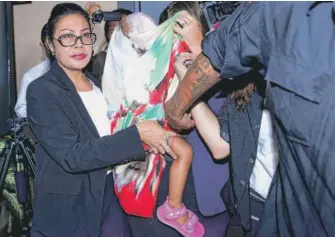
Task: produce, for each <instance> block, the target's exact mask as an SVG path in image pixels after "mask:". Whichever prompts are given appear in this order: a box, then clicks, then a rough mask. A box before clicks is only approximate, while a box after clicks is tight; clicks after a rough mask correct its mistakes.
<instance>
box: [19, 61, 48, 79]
mask: <svg viewBox="0 0 335 237" xmlns="http://www.w3.org/2000/svg"><path fill="white" fill-rule="evenodd" d="M49 67H50V63H49V60H44V61H43V62H41V63H39V64H37V65H36V66H34V67H32V68H31V69H29V70H28V71H27V72H26V73H25V74H24V75H23V78H25V77H28V78H32V79H35V78H38V77H40V76H42V75H43V74H44V73H45V72H46V71H48V69H49Z"/></svg>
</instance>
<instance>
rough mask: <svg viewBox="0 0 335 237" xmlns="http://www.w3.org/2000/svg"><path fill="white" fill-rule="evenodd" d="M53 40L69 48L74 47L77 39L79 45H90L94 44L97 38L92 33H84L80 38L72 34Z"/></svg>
mask: <svg viewBox="0 0 335 237" xmlns="http://www.w3.org/2000/svg"><path fill="white" fill-rule="evenodd" d="M53 39H54V40H57V41H58V42H59V43H60V44H61V45H62V46H63V47H71V46H74V45H76V43H77V41H78V39H80V41H81V43H82V44H84V45H92V44H94V43H95V41H96V39H97V36H96V34H94V33H85V34H82V35H81V36H76V35H73V34H64V35H61V36H59V37H58V38H57V39H56V38H53Z"/></svg>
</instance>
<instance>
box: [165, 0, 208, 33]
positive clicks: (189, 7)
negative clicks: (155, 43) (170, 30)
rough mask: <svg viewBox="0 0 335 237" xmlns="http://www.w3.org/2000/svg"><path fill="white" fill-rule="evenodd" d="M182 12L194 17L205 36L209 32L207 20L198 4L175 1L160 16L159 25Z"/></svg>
mask: <svg viewBox="0 0 335 237" xmlns="http://www.w3.org/2000/svg"><path fill="white" fill-rule="evenodd" d="M180 11H187V12H188V13H189V14H190V15H191V16H193V17H194V18H195V19H196V20H197V21H198V22H199V23H200V25H201V28H202V33H203V34H206V33H207V32H208V31H209V27H208V24H207V21H206V18H205V16H204V14H203V12H202V10H201V7H200V4H199V3H198V2H190V1H181V2H179V1H178V2H177V1H174V2H172V3H170V4H169V5H168V6H167V7H166V8H165V9H164V10H163V12H162V13H161V14H160V16H159V24H162V23H163V22H164V21H166V20H167V19H169V18H170V17H172V16H173V15H174V14H176V13H177V12H180Z"/></svg>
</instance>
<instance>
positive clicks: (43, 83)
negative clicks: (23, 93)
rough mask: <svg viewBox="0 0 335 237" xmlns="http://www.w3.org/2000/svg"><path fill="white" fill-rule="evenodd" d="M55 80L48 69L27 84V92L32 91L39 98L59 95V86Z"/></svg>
mask: <svg viewBox="0 0 335 237" xmlns="http://www.w3.org/2000/svg"><path fill="white" fill-rule="evenodd" d="M55 80H57V78H56V77H55V75H54V74H53V73H52V72H51V71H48V72H46V73H44V74H43V75H42V76H40V77H38V78H37V79H36V80H34V81H32V82H31V83H30V84H29V86H28V89H27V94H31V93H32V94H34V95H36V96H38V97H41V98H50V97H55V98H56V97H58V96H60V90H59V89H60V88H59V86H58V85H57V83H56V82H55Z"/></svg>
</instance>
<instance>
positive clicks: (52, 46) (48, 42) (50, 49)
mask: <svg viewBox="0 0 335 237" xmlns="http://www.w3.org/2000/svg"><path fill="white" fill-rule="evenodd" d="M45 47H46V48H47V49H48V50H49V51H50V53H51V54H52V55H54V54H55V47H54V45H53V43H52V42H51V41H50V40H47V41H46V43H45Z"/></svg>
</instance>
